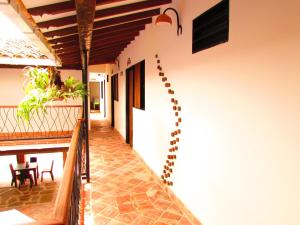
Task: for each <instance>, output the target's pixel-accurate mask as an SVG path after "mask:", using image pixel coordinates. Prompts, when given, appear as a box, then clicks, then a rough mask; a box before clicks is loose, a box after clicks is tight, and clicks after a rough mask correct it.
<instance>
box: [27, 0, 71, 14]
mask: <svg viewBox="0 0 300 225" xmlns="http://www.w3.org/2000/svg"><path fill="white" fill-rule="evenodd" d="M74 10H75V3H74V0H72V1H65V2H58V3H54V4H50V5H43V6H38V7H33V8H29V9H28V12H29V13H30V14H31V15H34V16H42V15H44V14H49V15H55V14H59V13H65V12H70V11H74Z"/></svg>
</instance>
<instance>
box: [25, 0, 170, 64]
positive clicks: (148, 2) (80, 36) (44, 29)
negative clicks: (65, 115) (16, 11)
mask: <svg viewBox="0 0 300 225" xmlns="http://www.w3.org/2000/svg"><path fill="white" fill-rule="evenodd" d="M20 1H21V0H20ZM171 2H172V0H71V1H65V0H63V1H61V0H44V1H38V0H23V2H22V3H23V4H24V6H25V8H26V10H27V12H28V13H29V14H30V15H31V17H32V18H33V20H34V22H35V23H36V26H37V27H38V28H39V30H40V31H41V33H42V35H43V36H44V38H45V39H46V40H47V42H48V44H49V45H50V46H51V48H52V49H54V51H55V53H56V55H57V56H58V57H59V58H60V60H61V62H62V68H64V69H81V68H82V65H83V64H82V61H83V54H82V52H83V51H87V53H88V65H94V64H105V63H114V62H115V59H116V57H117V56H118V55H119V54H120V53H121V52H122V50H123V49H124V48H126V46H127V45H128V44H129V43H130V42H131V41H133V40H134V39H135V37H136V36H138V35H139V32H140V31H142V30H144V29H145V27H146V25H147V24H150V23H152V17H153V16H156V15H159V14H160V11H161V10H160V7H161V6H162V5H165V4H169V3H171Z"/></svg>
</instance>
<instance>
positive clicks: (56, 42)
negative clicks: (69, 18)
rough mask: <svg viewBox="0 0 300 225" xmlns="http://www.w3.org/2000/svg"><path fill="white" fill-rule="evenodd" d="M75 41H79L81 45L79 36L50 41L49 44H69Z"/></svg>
mask: <svg viewBox="0 0 300 225" xmlns="http://www.w3.org/2000/svg"><path fill="white" fill-rule="evenodd" d="M75 41H77V42H78V43H79V38H78V34H74V35H69V36H66V37H61V38H54V39H50V40H49V41H48V42H49V43H51V44H58V43H67V42H75Z"/></svg>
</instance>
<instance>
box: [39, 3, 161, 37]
mask: <svg viewBox="0 0 300 225" xmlns="http://www.w3.org/2000/svg"><path fill="white" fill-rule="evenodd" d="M159 13H160V9H153V10H148V11H145V12H139V13H133V14H129V15H126V16H120V17H115V18H112V19H107V20H100V21H94V27H93V29H100V28H103V27H107V26H112V25H117V24H122V23H128V22H132V21H134V20H141V19H145V18H149V17H152V16H155V15H158V14H159ZM76 33H78V28H77V25H76V26H72V27H68V28H64V29H58V30H53V31H49V32H45V33H44V35H45V37H54V36H65V35H71V34H76Z"/></svg>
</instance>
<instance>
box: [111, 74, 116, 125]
mask: <svg viewBox="0 0 300 225" xmlns="http://www.w3.org/2000/svg"><path fill="white" fill-rule="evenodd" d="M110 96H111V126H112V127H115V79H114V77H113V76H112V77H111V85H110Z"/></svg>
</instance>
